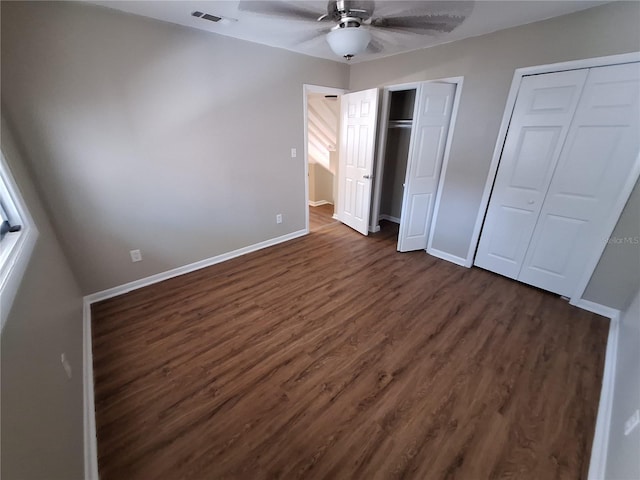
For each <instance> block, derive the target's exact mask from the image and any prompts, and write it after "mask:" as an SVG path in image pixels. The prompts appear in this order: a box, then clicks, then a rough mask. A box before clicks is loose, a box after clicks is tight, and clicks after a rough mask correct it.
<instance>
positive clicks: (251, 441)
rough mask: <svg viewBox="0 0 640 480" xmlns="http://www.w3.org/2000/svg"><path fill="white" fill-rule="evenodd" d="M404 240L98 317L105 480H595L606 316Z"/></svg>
mask: <svg viewBox="0 0 640 480" xmlns="http://www.w3.org/2000/svg"><path fill="white" fill-rule="evenodd" d="M396 238H397V229H396V228H393V226H391V225H389V224H385V225H384V227H383V230H382V231H381V232H380V233H378V234H376V235H372V236H369V237H366V238H365V237H362V236H360V235H359V234H357V233H355V232H353V231H351V230H350V229H348V228H347V227H345V226H343V225H340V224H338V225H333V226H330V227H326V228H323V229H322V230H321V231H319V232H317V233H311V234H310V235H308V236H306V237H303V238H299V239H296V240H293V241H291V242H288V243H285V244H281V245H278V246H275V247H272V248H269V249H265V250H261V251H259V252H255V253H252V254H249V255H246V256H244V257H240V258H236V259H234V260H231V261H228V262H225V263H223V264H219V265H216V266H213V267H209V268H206V269H203V270H200V271H197V272H194V273H191V274H188V275H184V276H182V277H178V278H175V279H172V280H168V281H165V282H163V283H160V284H157V285H155V286H151V287H147V288H145V289H141V290H137V291H134V292H131V293H128V294H126V295H123V296H121V297H118V298H114V299H111V300H107V301H104V302H102V303H99V304H96V305H94V306H93V308H92V312H93V342H94V343H93V356H94V369H95V370H94V372H95V394H96V419H97V431H98V454H99V468H100V475H101V479H102V480H108V479H125V478H126V479H145V480H146V479H159V478H162V479H214V478H238V479H245V478H246V479H266V478H284V479H292V478H305V479H315V478H327V479H352V478H357V479H378V478H380V479H383V478H414V479H453V478H458V479H488V478H492V479H493V478H496V479H497V478H514V479H552V478H554V479H558V478H561V479H578V478H586V475H587V468H588V463H589V455H590V449H591V442H592V437H593V432H594V425H595V418H596V410H597V406H598V398H599V391H600V386H601V375H602V368H603V361H604V351H605V343H606V337H607V329H608V321H607V320H606V319H604V318H602V317H598V316H596V315H593V314H589V313H586V312H584V311H581V310H578V309H575V308H574V307H571V306H569V305H568V304H567V303H566V302H564V301H563V300H561V299H559V298H558V297H557V296H555V295H552V294H548V293H545V292H542V291H540V290H537V289H534V288H531V287H528V286H526V285H522V284H519V283H517V282H514V281H511V280H508V279H506V278H503V277H500V276H498V275H494V274H492V273H489V272H486V271H483V270H480V269H477V268H473V269H466V268H463V267H459V266H456V265H453V264H451V263H448V262H445V261H442V260H439V259H436V258H434V257H431V256H429V255H427V254H425V253H424V252H415V253H405V254H400V253H397V252H396V251H395V243H396Z"/></svg>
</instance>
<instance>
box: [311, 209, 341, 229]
mask: <svg viewBox="0 0 640 480" xmlns="http://www.w3.org/2000/svg"><path fill="white" fill-rule="evenodd" d="M335 223H338V221H337V220H336V219H334V218H333V205H329V204H325V205H319V206H317V207H312V206H309V231H311V232H315V231H317V230H320V229H321V228H324V227H326V226H327V225H333V224H335Z"/></svg>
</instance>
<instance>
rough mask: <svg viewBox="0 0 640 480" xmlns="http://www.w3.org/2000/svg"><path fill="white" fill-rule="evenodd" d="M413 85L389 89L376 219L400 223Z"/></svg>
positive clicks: (413, 91) (411, 124)
mask: <svg viewBox="0 0 640 480" xmlns="http://www.w3.org/2000/svg"><path fill="white" fill-rule="evenodd" d="M415 100H416V89H415V88H413V89H409V90H399V91H394V92H390V100H389V115H388V119H387V131H386V142H385V147H384V157H383V165H382V189H381V196H380V214H379V219H381V220H389V221H392V222H396V223H400V218H401V216H402V198H403V195H404V183H405V177H406V173H407V162H408V159H409V145H410V142H411V130H412V128H413V116H414V110H415V103H416V102H415Z"/></svg>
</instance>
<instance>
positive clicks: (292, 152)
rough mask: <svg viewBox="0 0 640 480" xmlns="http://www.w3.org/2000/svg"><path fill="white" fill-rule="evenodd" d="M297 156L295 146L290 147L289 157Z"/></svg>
mask: <svg viewBox="0 0 640 480" xmlns="http://www.w3.org/2000/svg"><path fill="white" fill-rule="evenodd" d="M297 156H298V151H297V150H296V149H295V148H292V149H291V158H296V157H297Z"/></svg>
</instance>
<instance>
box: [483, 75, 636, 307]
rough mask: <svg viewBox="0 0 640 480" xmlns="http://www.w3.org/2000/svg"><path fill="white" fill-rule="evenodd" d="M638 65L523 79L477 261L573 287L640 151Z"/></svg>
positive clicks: (540, 283) (532, 280)
mask: <svg viewBox="0 0 640 480" xmlns="http://www.w3.org/2000/svg"><path fill="white" fill-rule="evenodd" d="M639 93H640V68H639V64H638V63H631V64H625V65H615V66H608V67H596V68H591V69H583V70H575V71H570V72H561V73H552V74H545V75H535V76H531V77H525V78H524V79H523V81H522V83H521V87H520V91H519V93H518V99H517V101H516V105H515V108H514V112H513V116H512V120H511V123H510V125H509V133H508V134H507V139H506V141H505V145H504V150H503V154H502V158H501V161H500V167H499V169H498V174H497V176H496V181H495V185H494V190H493V193H492V196H491V201H490V203H489V208H488V211H487V217H486V219H485V225H484V227H483V231H482V235H481V238H480V243H479V245H478V253H477V256H476V261H475V264H476V265H478V266H480V267H482V268H486V269H488V270H492V271H494V272H496V273H500V274H502V275H505V276H508V277H511V278H516V279H518V280H520V281H522V282H525V283H528V284H531V285H534V286H537V287H540V288H542V289H545V290H548V291H551V292H555V293H558V294H560V295H566V296H571V295H573V293H574V291H575V288H576V285H577V283H578V282H579V280H580V277H581V276H582V274H583V271H584V268H585V264H586V262H587V261H588V259H589V256H590V255H591V254H592V252H593V251H594V250H595V249H597V248H598V243H599V241H600V239H601V237H602V235H601V233H602V225H603V224H604V222H605V220H606V219H607V218H608V216H609V215H610V214H611V213H610V212H612V210H613V208H614V205H615V203H616V201H617V200H618V197H619V194H620V191H621V190H622V187H623V185H624V184H625V182H626V180H627V177H628V176H629V174H630V173H631V171H632V170H633V168H634V165H635V164H636V163H637V162H638V154H639V151H640V144H639V138H638V137H639V136H638V129H639V128H640V123H639V118H640V96H639Z"/></svg>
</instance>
